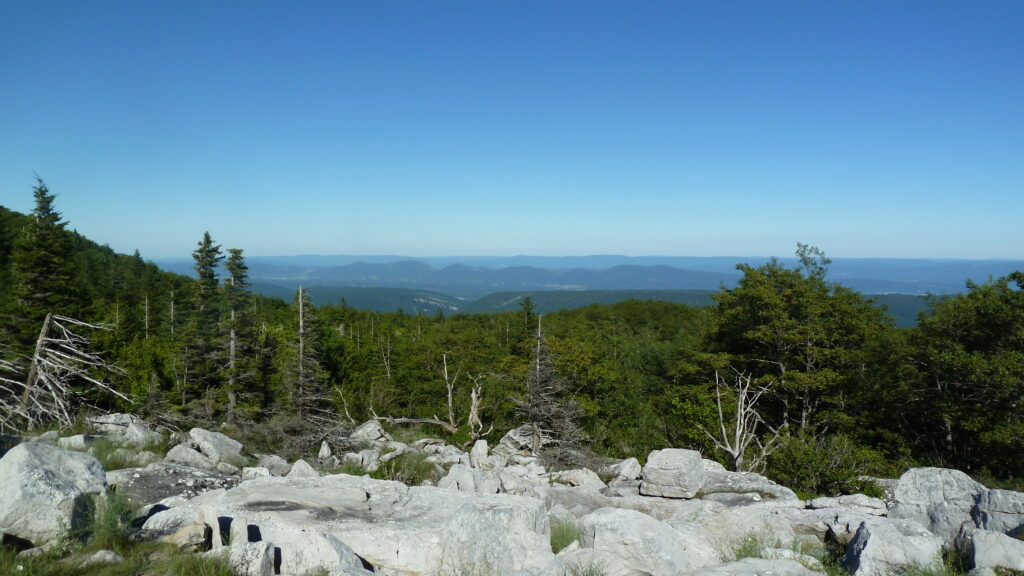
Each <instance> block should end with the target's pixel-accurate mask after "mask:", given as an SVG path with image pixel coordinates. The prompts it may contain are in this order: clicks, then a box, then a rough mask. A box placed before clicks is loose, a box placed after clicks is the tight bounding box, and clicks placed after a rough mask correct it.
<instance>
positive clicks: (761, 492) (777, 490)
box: [698, 464, 804, 508]
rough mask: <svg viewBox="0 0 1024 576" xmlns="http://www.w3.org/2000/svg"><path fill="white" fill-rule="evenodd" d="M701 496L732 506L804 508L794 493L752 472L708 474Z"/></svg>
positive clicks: (717, 471)
mask: <svg viewBox="0 0 1024 576" xmlns="http://www.w3.org/2000/svg"><path fill="white" fill-rule="evenodd" d="M705 466H706V464H705ZM698 496H699V497H700V498H703V499H705V500H712V501H715V502H721V503H723V504H726V505H729V506H746V505H749V504H759V503H770V504H771V505H773V506H783V507H789V508H803V507H804V503H803V502H802V501H801V500H800V499H799V498H797V495H796V493H794V492H793V491H792V490H790V489H789V488H786V487H785V486H781V485H779V484H776V483H775V482H772V481H771V480H769V479H767V478H765V477H764V476H761V475H760V474H755V473H753V472H729V471H726V470H710V471H705V472H704V480H703V482H702V484H701V487H700V490H699V494H698Z"/></svg>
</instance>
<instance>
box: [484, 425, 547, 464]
mask: <svg viewBox="0 0 1024 576" xmlns="http://www.w3.org/2000/svg"><path fill="white" fill-rule="evenodd" d="M550 443H551V438H550V437H548V436H546V435H543V434H542V435H541V437H540V445H541V447H543V446H545V445H547V444H550ZM492 452H494V453H496V454H502V455H504V456H509V457H511V456H512V455H514V454H519V455H523V456H533V427H532V426H530V425H529V424H523V425H522V426H519V427H518V428H513V429H511V430H509V431H508V432H507V433H506V434H505V435H504V436H502V437H501V440H499V441H498V445H497V446H495V447H494V449H493V450H492Z"/></svg>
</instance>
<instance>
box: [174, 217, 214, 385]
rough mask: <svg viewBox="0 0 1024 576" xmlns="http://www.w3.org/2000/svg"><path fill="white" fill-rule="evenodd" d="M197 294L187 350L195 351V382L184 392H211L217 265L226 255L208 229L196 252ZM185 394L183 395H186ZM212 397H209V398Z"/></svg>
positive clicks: (192, 366)
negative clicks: (215, 242)
mask: <svg viewBox="0 0 1024 576" xmlns="http://www.w3.org/2000/svg"><path fill="white" fill-rule="evenodd" d="M192 258H193V259H194V260H195V271H196V276H197V278H196V281H195V294H194V297H193V308H192V323H191V326H190V329H189V331H188V334H187V338H186V339H185V341H186V349H191V352H192V353H193V354H194V356H193V360H191V361H190V362H189V365H190V367H191V368H192V369H191V378H192V382H191V384H190V385H189V386H187V387H186V390H184V392H185V393H186V394H187V393H189V390H188V389H191V392H192V393H193V394H195V393H200V392H205V393H207V394H209V392H210V391H211V388H212V387H213V384H214V383H213V378H214V375H215V374H216V372H217V370H216V364H215V362H214V354H213V346H214V340H215V339H216V338H217V335H218V323H219V320H220V305H219V304H220V293H219V287H220V286H219V282H218V280H217V266H218V265H219V264H220V262H221V260H223V259H224V256H223V255H222V254H221V251H220V246H219V245H217V244H214V243H213V239H212V238H210V233H209V232H204V233H203V239H202V240H201V241H200V242H199V245H198V247H197V248H196V250H195V252H193V253H192ZM184 397H185V395H184V394H183V398H184ZM208 398H209V397H208Z"/></svg>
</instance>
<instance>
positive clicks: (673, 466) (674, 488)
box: [640, 448, 704, 498]
mask: <svg viewBox="0 0 1024 576" xmlns="http://www.w3.org/2000/svg"><path fill="white" fill-rule="evenodd" d="M642 474H643V482H641V483H640V493H641V494H643V495H644V496H660V497H663V498H693V497H694V496H695V495H696V494H697V492H698V491H700V489H701V487H702V486H703V485H704V462H703V460H702V458H701V456H700V452H697V451H695V450H683V449H680V448H666V449H665V450H655V451H653V452H651V454H650V455H649V456H648V457H647V464H646V465H645V466H644V467H643V472H642Z"/></svg>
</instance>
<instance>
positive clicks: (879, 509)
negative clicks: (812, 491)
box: [807, 494, 888, 516]
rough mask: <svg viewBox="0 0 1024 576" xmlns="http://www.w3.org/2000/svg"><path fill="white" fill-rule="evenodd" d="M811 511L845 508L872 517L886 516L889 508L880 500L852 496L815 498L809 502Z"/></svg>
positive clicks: (862, 495)
mask: <svg viewBox="0 0 1024 576" xmlns="http://www.w3.org/2000/svg"><path fill="white" fill-rule="evenodd" d="M807 507H808V508H811V509H815V510H817V509H822V508H844V509H846V510H852V511H854V512H862V513H864V514H871V515H872V516H885V515H886V513H887V512H888V508H886V506H885V502H884V501H883V500H881V499H879V498H872V497H870V496H865V495H864V494H850V495H845V496H839V497H836V498H815V499H813V500H810V501H808V502H807Z"/></svg>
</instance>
